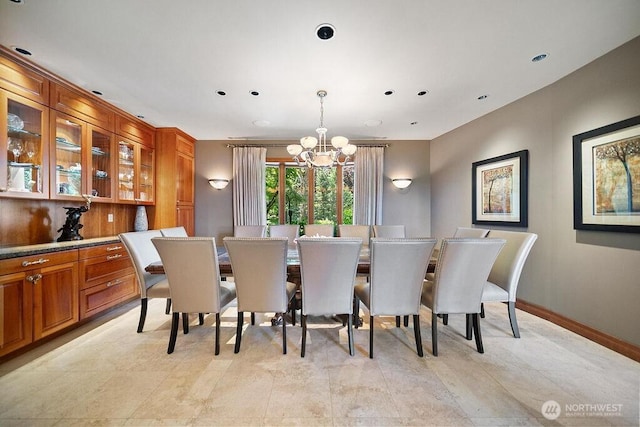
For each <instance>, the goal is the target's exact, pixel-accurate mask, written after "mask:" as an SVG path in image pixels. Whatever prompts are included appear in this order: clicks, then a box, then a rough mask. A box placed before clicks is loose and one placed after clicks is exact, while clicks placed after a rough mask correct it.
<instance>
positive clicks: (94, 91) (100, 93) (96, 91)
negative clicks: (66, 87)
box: [91, 90, 102, 96]
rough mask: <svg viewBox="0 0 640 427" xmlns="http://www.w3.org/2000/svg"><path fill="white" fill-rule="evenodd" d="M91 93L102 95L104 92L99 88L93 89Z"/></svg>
mask: <svg viewBox="0 0 640 427" xmlns="http://www.w3.org/2000/svg"><path fill="white" fill-rule="evenodd" d="M91 93H95V94H96V95H100V96H102V92H100V91H99V90H92V91H91Z"/></svg>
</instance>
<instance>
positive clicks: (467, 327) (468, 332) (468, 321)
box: [466, 313, 473, 340]
mask: <svg viewBox="0 0 640 427" xmlns="http://www.w3.org/2000/svg"><path fill="white" fill-rule="evenodd" d="M466 317H467V324H466V329H467V335H466V338H467V339H468V340H471V338H472V337H471V335H473V332H472V330H471V314H469V313H467V314H466Z"/></svg>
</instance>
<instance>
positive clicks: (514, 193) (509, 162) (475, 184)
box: [471, 150, 529, 227]
mask: <svg viewBox="0 0 640 427" xmlns="http://www.w3.org/2000/svg"><path fill="white" fill-rule="evenodd" d="M528 181H529V150H521V151H516V152H514V153H509V154H505V155H503V156H498V157H493V158H490V159H486V160H482V161H479V162H474V163H473V164H472V167H471V188H472V191H471V205H472V206H471V222H472V223H473V224H484V225H500V226H510V227H527V226H528V225H529V216H528V210H529V209H528V207H529V206H528V203H529V202H528Z"/></svg>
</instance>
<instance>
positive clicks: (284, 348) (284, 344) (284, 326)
mask: <svg viewBox="0 0 640 427" xmlns="http://www.w3.org/2000/svg"><path fill="white" fill-rule="evenodd" d="M282 354H287V320H286V319H285V318H284V315H283V316H282Z"/></svg>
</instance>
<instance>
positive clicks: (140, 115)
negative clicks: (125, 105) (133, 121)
mask: <svg viewBox="0 0 640 427" xmlns="http://www.w3.org/2000/svg"><path fill="white" fill-rule="evenodd" d="M136 117H137V118H139V119H144V116H143V115H142V114H138V115H137V116H136Z"/></svg>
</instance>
